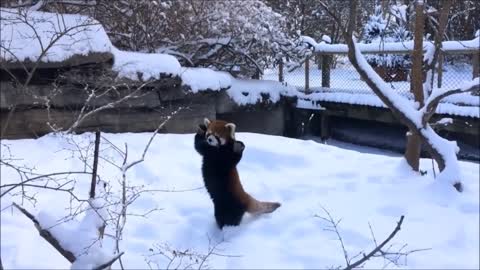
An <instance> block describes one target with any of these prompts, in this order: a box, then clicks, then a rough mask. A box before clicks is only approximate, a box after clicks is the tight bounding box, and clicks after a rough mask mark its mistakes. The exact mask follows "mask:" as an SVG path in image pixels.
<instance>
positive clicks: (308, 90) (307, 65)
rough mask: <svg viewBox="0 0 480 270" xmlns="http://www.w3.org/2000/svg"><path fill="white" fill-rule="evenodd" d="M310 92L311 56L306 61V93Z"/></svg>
mask: <svg viewBox="0 0 480 270" xmlns="http://www.w3.org/2000/svg"><path fill="white" fill-rule="evenodd" d="M308 92H310V56H307V58H306V59H305V93H308Z"/></svg>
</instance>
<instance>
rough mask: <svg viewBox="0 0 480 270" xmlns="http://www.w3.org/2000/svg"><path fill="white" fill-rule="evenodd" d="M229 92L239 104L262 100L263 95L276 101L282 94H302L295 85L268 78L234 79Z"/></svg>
mask: <svg viewBox="0 0 480 270" xmlns="http://www.w3.org/2000/svg"><path fill="white" fill-rule="evenodd" d="M227 94H228V95H229V96H230V97H231V98H232V99H233V100H234V101H235V102H236V103H237V104H239V105H246V104H255V103H257V102H260V101H262V99H263V97H262V94H263V95H266V97H267V98H268V100H270V101H271V102H273V103H276V102H278V101H279V100H280V97H281V96H295V95H296V94H300V93H299V92H298V91H297V89H296V88H295V87H293V86H286V85H284V84H282V83H281V82H277V81H268V80H253V79H252V80H250V79H234V80H233V81H232V86H231V87H230V89H228V90H227Z"/></svg>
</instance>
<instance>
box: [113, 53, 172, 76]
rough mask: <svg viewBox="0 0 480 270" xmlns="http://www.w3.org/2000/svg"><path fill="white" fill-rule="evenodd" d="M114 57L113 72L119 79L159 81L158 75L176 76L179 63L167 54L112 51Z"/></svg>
mask: <svg viewBox="0 0 480 270" xmlns="http://www.w3.org/2000/svg"><path fill="white" fill-rule="evenodd" d="M112 52H113V55H114V63H113V70H114V71H116V72H117V73H118V77H120V78H128V79H131V80H140V79H141V80H145V81H146V80H151V79H159V78H160V75H162V74H163V75H178V74H179V73H180V68H181V66H180V63H179V62H178V60H177V59H176V58H175V57H173V56H171V55H168V54H160V53H140V52H128V51H121V50H118V49H116V48H114V49H113V50H112Z"/></svg>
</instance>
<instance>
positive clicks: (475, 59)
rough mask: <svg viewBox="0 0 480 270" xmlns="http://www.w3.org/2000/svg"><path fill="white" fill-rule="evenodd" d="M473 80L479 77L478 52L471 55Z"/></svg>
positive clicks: (479, 57)
mask: <svg viewBox="0 0 480 270" xmlns="http://www.w3.org/2000/svg"><path fill="white" fill-rule="evenodd" d="M472 66H473V74H472V76H473V78H477V77H479V76H480V52H478V51H476V52H475V53H474V54H472Z"/></svg>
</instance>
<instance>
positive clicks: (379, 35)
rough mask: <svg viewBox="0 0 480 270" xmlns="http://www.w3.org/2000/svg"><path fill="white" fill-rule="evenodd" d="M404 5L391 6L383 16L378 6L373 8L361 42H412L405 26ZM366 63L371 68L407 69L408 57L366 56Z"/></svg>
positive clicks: (410, 34) (405, 7)
mask: <svg viewBox="0 0 480 270" xmlns="http://www.w3.org/2000/svg"><path fill="white" fill-rule="evenodd" d="M406 9H407V6H405V5H392V6H391V10H390V12H389V13H388V14H385V13H384V11H383V10H382V7H381V6H380V5H377V6H376V7H375V12H374V14H373V15H371V16H370V17H369V19H368V21H367V23H366V24H365V27H364V31H363V37H362V40H363V42H364V43H378V44H379V45H380V46H381V44H383V43H385V42H403V41H408V40H412V33H411V32H410V31H408V29H407V25H406ZM367 61H368V63H369V64H370V65H372V66H373V67H378V66H382V67H391V68H399V67H408V66H409V65H410V64H411V62H410V57H409V55H408V54H407V55H388V54H387V55H384V54H375V55H368V56H367Z"/></svg>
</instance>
